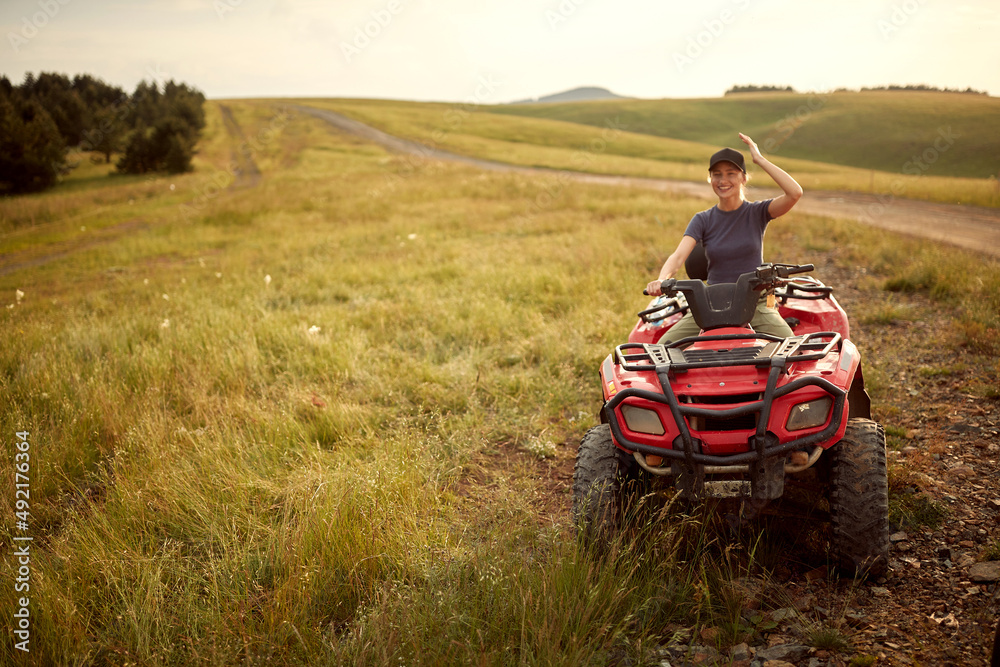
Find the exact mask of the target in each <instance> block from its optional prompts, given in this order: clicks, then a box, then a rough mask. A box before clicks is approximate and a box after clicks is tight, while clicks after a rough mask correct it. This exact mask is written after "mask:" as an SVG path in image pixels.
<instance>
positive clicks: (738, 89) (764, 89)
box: [725, 84, 795, 95]
mask: <svg viewBox="0 0 1000 667" xmlns="http://www.w3.org/2000/svg"><path fill="white" fill-rule="evenodd" d="M794 92H795V89H794V88H792V87H791V86H755V85H752V84H751V85H747V86H732V87H731V88H730V89H729V90H727V91H726V92H725V94H726V95H735V94H738V93H794Z"/></svg>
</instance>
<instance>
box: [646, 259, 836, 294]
mask: <svg viewBox="0 0 1000 667" xmlns="http://www.w3.org/2000/svg"><path fill="white" fill-rule="evenodd" d="M815 269H816V267H815V266H813V265H812V264H762V265H761V266H758V267H757V269H756V270H755V271H754V272H753V273H749V274H743V275H749V276H752V278H753V279H754V283H756V285H757V287H758V288H759V289H767V288H773V287H777V286H778V285H780V284H781V281H782V280H784V279H787V278H788V277H789V276H793V275H795V274H797V273H809V272H810V271H813V270H815ZM676 284H677V280H676V279H675V278H668V279H667V280H661V281H660V294H663V295H665V296H673V294H674V292H675V290H674V286H675V285H676ZM642 293H643V294H644V295H646V296H650V294H649V292H648V291H647V290H645V289H644V290H642Z"/></svg>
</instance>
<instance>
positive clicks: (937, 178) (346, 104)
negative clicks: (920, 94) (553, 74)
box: [298, 93, 1000, 207]
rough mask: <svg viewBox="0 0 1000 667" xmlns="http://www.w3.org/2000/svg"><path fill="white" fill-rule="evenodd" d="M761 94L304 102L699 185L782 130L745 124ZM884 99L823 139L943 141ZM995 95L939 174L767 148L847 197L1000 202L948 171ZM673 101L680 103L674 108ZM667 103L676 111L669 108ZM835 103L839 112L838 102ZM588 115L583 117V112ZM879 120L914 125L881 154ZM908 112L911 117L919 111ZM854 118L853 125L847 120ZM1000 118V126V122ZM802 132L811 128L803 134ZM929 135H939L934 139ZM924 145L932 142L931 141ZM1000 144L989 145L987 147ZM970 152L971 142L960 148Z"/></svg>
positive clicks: (540, 159)
mask: <svg viewBox="0 0 1000 667" xmlns="http://www.w3.org/2000/svg"><path fill="white" fill-rule="evenodd" d="M925 94H926V93H925ZM876 95H878V94H876ZM906 95H908V94H903V95H902V96H900V97H898V98H897V97H892V98H891V99H892V100H897V101H898V100H903V99H904V98H906V99H909V100H910V105H911V106H919V105H920V104H922V103H923V102H922V101H921V100H913V99H912V98H907V97H906ZM752 97H753V96H750V97H746V98H744V96H740V99H741V100H744V102H743V103H741V104H739V105H737V106H736V107H734V104H735V103H734V102H732V101H731V100H730V99H729V98H723V99H721V100H701V101H692V100H663V101H658V102H652V101H650V102H636V101H614V102H607V103H603V102H586V103H574V104H571V105H565V106H566V108H567V110H568V112H567V113H566V114H565V117H561V116H560V115H559V114H552V116H553V117H551V118H549V117H533V114H538V115H541V116H544V115H545V114H546V113H547V110H549V109H558V108H561V107H563V106H564V105H539V106H537V107H536V106H477V105H471V104H440V103H439V104H428V103H418V102H400V101H387V100H345V99H336V100H319V99H309V100H298V102H300V103H304V104H308V105H311V106H316V107H321V108H327V109H331V110H334V111H337V112H340V113H343V114H345V115H347V116H349V117H351V118H355V119H357V120H360V121H362V122H365V123H368V124H370V125H373V126H374V127H377V128H379V129H382V130H384V131H386V132H388V133H390V134H394V135H397V136H402V137H407V138H410V139H413V140H415V141H418V142H420V143H423V144H425V145H428V146H431V147H435V148H442V149H445V150H448V151H452V152H456V153H459V154H462V155H469V156H474V157H480V158H486V159H490V160H497V161H501V162H507V163H511V164H516V165H523V166H536V167H547V168H553V169H568V170H572V171H581V172H589V173H606V174H616V175H626V176H639V177H651V178H669V179H679V180H686V181H693V182H699V183H700V182H704V181H705V176H706V168H705V159H706V157H705V156H707V155H710V154H711V153H712V152H714V151H715V150H717V148H718V146H719V145H735V144H736V143H738V142H739V140H738V138H737V137H736V132H737V131H741V130H742V131H748V132H750V134H751V136H754V137H755V138H756V139H758V140H759V142H760V143H761V144H762V145H764V142H765V140H766V138H767V137H768V136H769V133H772V132H771V130H773V127H772V126H771V125H767V124H765V125H760V126H758V125H755V124H752V123H751V124H749V125H748V124H744V123H743V121H742V120H741V119H742V117H743V115H742V114H743V111H737V110H736V109H739V110H742V109H746V108H749V107H751V106H752V104H749V102H750V99H751V98H752ZM764 97H765V98H766V100H768V101H769V102H768V105H770V103H771V102H770V101H771V100H776V99H780V98H781V96H780V95H778V96H771V95H767V96H764ZM834 97H837V96H834ZM945 97H949V96H947V95H946V96H945ZM957 97H958V98H960V101H965V102H967V103H968V105H971V106H975V105H977V104H982V102H977V101H976V100H978V99H979V98H978V97H976V96H972V95H959V96H957ZM837 99H839V97H837ZM852 99H853V98H852ZM880 99H882V98H876V101H875V102H873V103H871V104H867V105H866V104H860V103H849V104H848V105H847V106H848V108H849V109H852V111H850V113H847V112H846V111H845V112H844V113H835V114H829V115H828V117H829V122H830V123H832V124H833V125H832V128H827V129H824V130H823V132H822V133H821V136H822V137H829V136H832V137H834V138H832V139H830V143H831V145H832V146H836V147H844V146H850V147H851V149H850V150H853V151H856V152H857V154H858V155H875V154H880V155H881V154H885V153H887V152H894V153H893V154H895V152H899V151H904V152H905V151H911V153H912V151H916V152H918V153H922V151H924V150H926V149H927V145H930V146H933V143H934V141H936V140H937V138H938V134H937V132H938V130H937V127H938V126H937V125H935V126H934V129H933V131H932V132H931V128H930V126H929V125H926V122H930V121H926V122H925V121H918V120H913V121H912V123H911V121H906V122H902V121H899V122H897V120H896V117H895V116H893V114H903V112H904V111H905V110H906V108H907V106H906V104H904V105H903V106H902V107H899V106H898V105H891V104H890V105H889V106H887V107H886V108H885V109H881V110H879V107H878V104H880V102H878V100H880ZM935 99H936V98H935ZM986 100H987V103H986V106H985V110H984V111H982V113H980V114H979V115H976V114H973V115H972V116H973V117H972V119H971V120H969V121H968V126H969V127H968V128H967V127H966V125H962V126H961V127H962V130H961V132H962V136H961V139H960V140H959V139H955V143H953V144H952V147H951V148H949V149H948V150H947V151H944V152H940V155H939V157H936V158H935V160H934V164H933V165H931V168H928V169H921V168H915V167H913V166H910V167H906V166H904V165H906V162H907V160H909V159H910V158H909V157H907V158H904V159H901V160H900V161H899V162H898V163H897V162H892V163H891V164H889V165H881V164H879V165H873V164H870V163H869V162H864V161H862V162H860V163H856V162H855V161H847V162H844V163H838V162H837V160H836V159H835V158H836V156H834V155H829V154H828V153H827V152H825V151H824V150H820V149H816V148H814V147H807V148H806V149H804V150H802V151H800V152H797V153H794V154H793V153H788V152H782V151H781V150H778V151H777V152H775V151H768V152H769V153H771V154H773V155H775V156H776V158H775V159H776V160H778V162H779V164H780V165H781V166H782V167H784V168H785V169H786V170H788V171H789V172H790V173H792V174H793V175H794V176H795V178H796V180H798V181H799V182H800V183H801V184H802V185H803V187H804V188H806V189H807V190H848V191H856V192H869V193H876V194H883V195H889V194H890V193H891V194H892V196H893V197H904V198H911V199H921V200H927V201H936V202H944V203H964V204H973V205H979V206H993V207H995V206H1000V186H998V181H997V179H996V178H990V177H989V174H981V175H978V176H969V175H966V172H964V171H961V170H957V171H952V170H949V169H943V168H941V166H940V165H942V164H944V163H945V160H944V156H946V155H948V156H954V155H959V153H961V155H964V156H966V158H969V159H971V155H973V154H975V155H977V156H979V155H983V153H982V152H981V144H980V142H979V139H980V138H981V137H982V131H981V127H980V126H978V125H976V123H978V122H980V121H984V119H985V120H989V119H995V117H996V116H997V113H998V112H997V110H996V109H997V105H996V104H995V100H994V99H993V98H986ZM802 102H803V100H802V98H800V97H793V98H792V99H788V100H786V106H787V105H791V107H790V108H793V109H795V108H797V107H798V106H800V105H801V104H802ZM673 103H678V104H681V108H678V109H674V108H673V106H672V104H673ZM688 103H690V104H696V103H697V104H696V106H694V107H692V108H687V107H685V106H684V105H686V104H688ZM716 103H717V104H721V105H723V107H724V108H718V109H716V110H715V111H714V112H712V113H710V114H707V115H706V114H704V113H703V112H705V111H706V109H705V108H703V106H704V105H709V106H711V105H715V104H716ZM634 104H637V105H639V106H643V105H652V106H650V107H649V109H648V110H647V111H648V113H649V114H650V115H652V116H653V117H656V118H661V117H666V116H670V115H671V114H675V112H676V114H680V115H682V116H685V117H687V118H688V119H689V120H693V121H694V122H696V123H698V124H699V126H700V125H701V124H702V123H707V125H706V127H715V128H722V130H723V131H722V133H721V134H719V135H718V136H716V135H715V134H711V135H706V134H704V133H703V132H691V133H679V134H676V135H672V134H666V133H661V132H660V131H658V130H656V128H651V127H650V126H649V125H648V123H645V122H643V121H642V119H641V118H636V117H635V116H634V115H632V114H630V113H629V111H628V110H629V109H630V108H631V106H630V105H634ZM657 104H664V105H666V106H665V107H664V108H663V109H660V108H659V107H657ZM872 104H874V105H875V109H874V110H873V109H872V108H871V107H872ZM768 105H765V107H766V108H765V109H764V110H763V111H761V112H760V118H759V119H758V122H764V119H770V120H768V121H767V122H768V123H771V124H772V125H774V124H779V125H780V124H781V123H782V121H783V120H784V117H783V116H782V115H780V114H779V115H772V114H778V113H779V111H780V110H779V109H777V108H771V107H770V106H768ZM991 105H992V106H991ZM830 106H831V107H834V108H836V107H837V105H836V104H833V103H831V104H830ZM949 108H950V107H949ZM577 111H579V112H580V113H579V114H577V113H576V112H577ZM644 113H645V112H644ZM977 113H978V112H977ZM727 114H728V115H727ZM870 114H875V117H878V118H882V117H883V116H885V117H886V120H883V121H880V123H883V124H889V125H893V124H895V125H902V126H903V127H911V126H912V127H911V129H909V130H907V132H906V133H904V134H903V135H902V136H896V135H892V136H893V137H894V138H891V139H885V140H884V141H887V142H889V144H891V146H880V149H879V151H874V150H872V149H871V142H875V143H878V142H879V141H882V139H881V137H882V134H880V132H881V131H882V130H881V125H879V126H877V127H876V128H874V129H871V128H870V127H869V126H868V125H864V124H863V122H862V119H866V118H868V117H869V115H870ZM903 115H904V117H905V118H909V117H910V116H911V115H912V114H909V115H907V114H903ZM966 115H968V114H964V113H963V114H960V117H962V118H964V117H965V116H966ZM730 116H731V118H730ZM824 117H827V116H824ZM846 117H849V118H848V119H847V120H844V118H846ZM945 117H946V114H945V115H942V116H940V117H939V116H934V117H933V118H932V119H931V120H933V121H934V122H938V121H939V120H940V121H941V122H945V121H944V120H941V119H942V118H945ZM925 120H926V119H925ZM921 122H925V125H921V124H920V123H921ZM990 122H992V123H993V124H994V125H995V121H993V120H991V121H990ZM908 123H910V125H908ZM987 126H989V125H987ZM726 128H729V129H726ZM769 128H770V129H769ZM803 131H804V130H803V129H801V128H800V130H799V131H798V132H797V133H796V136H798V135H799V134H800V133H801V132H803ZM957 131H958V130H956V132H957ZM927 132H931V134H930V135H928V136H927V137H924V134H926V133H927ZM859 136H863V137H864V140H863V141H862V140H859V139H858V137H859ZM924 139H926V141H925V142H924V143H920V142H921V141H924ZM995 140H996V139H989V138H987V139H986V141H987V143H988V142H989V141H995ZM959 141H961V143H959ZM927 142H929V143H927ZM918 144H919V145H918ZM915 146H916V147H915ZM942 146H943V144H942ZM959 146H961V147H962V149H961V151H960V150H959ZM890 148H891V150H890ZM911 156H912V155H911ZM963 159H964V158H963ZM960 162H961V160H960ZM750 173H751V177H752V178H753V179H754V180H753V183H754V184H756V185H760V186H763V187H775V186H774V184H773V182H772V181H771V179H770V178H769V177H768V176H767V175H766V174H764V173H763V172H762V171H760V170H758V169H755V168H754V167H752V166H751V168H750Z"/></svg>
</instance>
